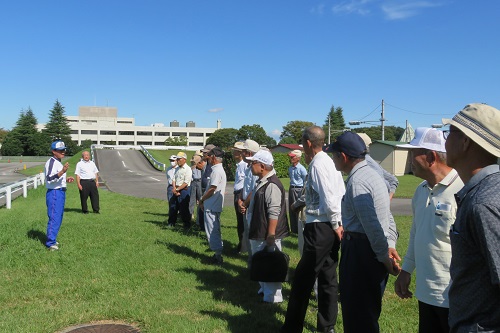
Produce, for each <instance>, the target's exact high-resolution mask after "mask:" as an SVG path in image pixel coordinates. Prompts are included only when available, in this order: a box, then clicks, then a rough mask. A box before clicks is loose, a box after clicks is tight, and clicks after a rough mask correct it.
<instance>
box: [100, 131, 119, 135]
mask: <svg viewBox="0 0 500 333" xmlns="http://www.w3.org/2000/svg"><path fill="white" fill-rule="evenodd" d="M101 135H116V131H101Z"/></svg>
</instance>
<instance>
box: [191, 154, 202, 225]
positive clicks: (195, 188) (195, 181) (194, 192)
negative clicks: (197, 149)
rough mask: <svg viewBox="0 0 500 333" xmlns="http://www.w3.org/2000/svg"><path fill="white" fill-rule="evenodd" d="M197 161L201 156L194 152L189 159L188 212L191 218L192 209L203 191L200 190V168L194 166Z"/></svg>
mask: <svg viewBox="0 0 500 333" xmlns="http://www.w3.org/2000/svg"><path fill="white" fill-rule="evenodd" d="M199 161H201V156H200V155H196V154H195V155H193V158H192V159H191V170H192V172H193V178H192V181H191V193H190V198H189V214H190V215H191V220H194V209H195V207H196V204H197V203H198V201H199V200H200V198H201V196H202V195H203V192H202V191H201V170H199V169H198V168H197V167H196V164H197V163H198V162H199Z"/></svg>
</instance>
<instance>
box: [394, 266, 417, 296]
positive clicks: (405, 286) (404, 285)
mask: <svg viewBox="0 0 500 333" xmlns="http://www.w3.org/2000/svg"><path fill="white" fill-rule="evenodd" d="M410 282H411V274H410V273H408V272H407V271H404V270H401V273H399V276H398V278H397V279H396V282H394V291H395V292H396V295H398V296H399V297H401V298H411V297H412V296H413V293H412V292H411V291H410V289H409V287H410Z"/></svg>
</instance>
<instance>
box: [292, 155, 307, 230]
mask: <svg viewBox="0 0 500 333" xmlns="http://www.w3.org/2000/svg"><path fill="white" fill-rule="evenodd" d="M288 156H289V157H290V164H291V165H290V166H289V167H288V176H289V177H290V188H289V189H288V207H291V206H292V205H293V203H294V202H295V201H296V200H297V199H298V198H299V197H300V196H301V193H302V188H303V187H304V182H305V181H306V177H307V170H306V168H304V166H303V165H302V164H300V158H301V157H302V152H301V151H300V150H298V149H296V150H292V151H291V152H290V153H288ZM288 215H289V216H290V230H291V231H292V232H293V233H295V234H297V233H298V232H299V231H298V230H299V229H298V228H299V225H298V223H299V220H298V213H296V212H294V211H293V210H292V209H291V208H290V209H289V213H288Z"/></svg>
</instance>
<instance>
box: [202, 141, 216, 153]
mask: <svg viewBox="0 0 500 333" xmlns="http://www.w3.org/2000/svg"><path fill="white" fill-rule="evenodd" d="M214 148H215V145H213V144H211V143H209V144H208V145H206V146H205V147H204V148H203V149H202V150H201V152H202V153H208V152H209V151H210V150H212V149H214Z"/></svg>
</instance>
